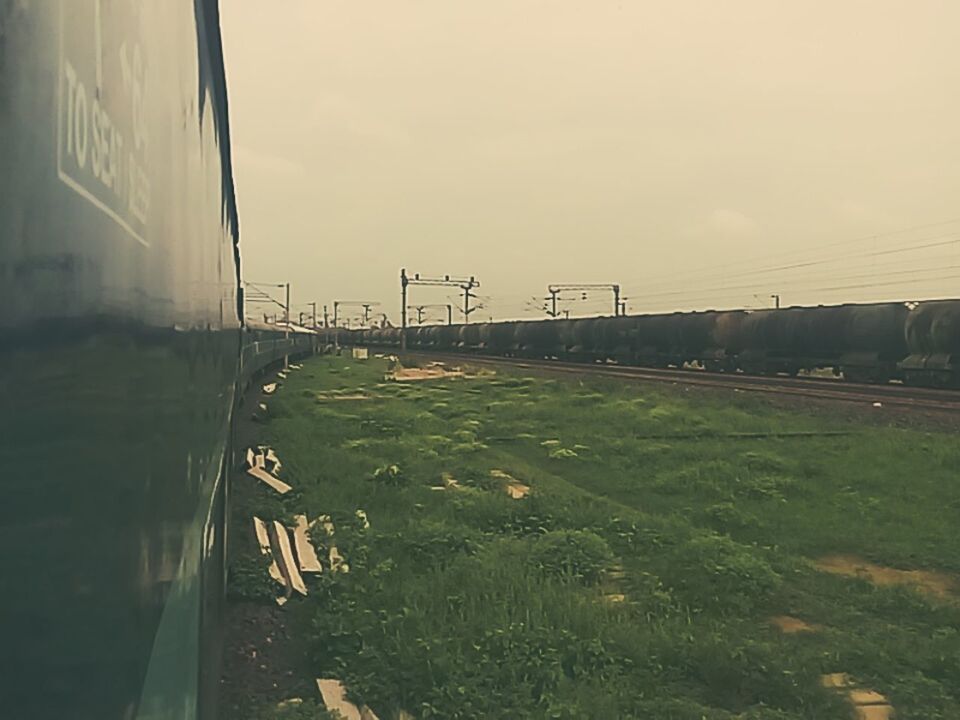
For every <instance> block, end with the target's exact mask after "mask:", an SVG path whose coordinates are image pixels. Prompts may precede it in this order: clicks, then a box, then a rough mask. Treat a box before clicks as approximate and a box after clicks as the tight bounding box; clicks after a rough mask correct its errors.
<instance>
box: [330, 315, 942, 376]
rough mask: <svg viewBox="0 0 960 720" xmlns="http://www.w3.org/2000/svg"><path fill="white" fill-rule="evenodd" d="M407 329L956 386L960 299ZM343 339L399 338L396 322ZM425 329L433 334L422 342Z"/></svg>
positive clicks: (529, 354)
mask: <svg viewBox="0 0 960 720" xmlns="http://www.w3.org/2000/svg"><path fill="white" fill-rule="evenodd" d="M434 328H435V330H434V332H435V335H431V334H425V333H424V332H423V329H418V330H417V331H414V330H407V347H408V348H410V349H431V350H440V351H444V350H445V351H448V352H467V353H481V354H488V355H500V356H505V357H526V358H541V359H543V358H547V359H557V360H568V361H576V362H616V363H621V364H626V365H638V366H644V367H662V368H666V367H695V368H702V369H706V370H711V371H715V372H743V373H749V374H757V375H763V374H767V375H769V374H787V375H797V374H798V373H801V372H810V371H814V370H832V371H833V372H834V374H836V375H838V376H843V378H844V379H846V380H849V381H852V382H873V383H878V382H880V383H882V382H889V381H891V380H901V381H903V382H905V383H907V384H910V385H926V386H932V387H960V300H937V301H929V302H922V303H903V302H899V303H868V304H847V305H830V306H824V305H820V306H816V307H791V308H783V309H777V310H755V311H746V310H725V311H712V310H711V311H706V312H689V313H679V312H678V313H669V314H658V315H629V316H620V317H600V318H582V319H576V320H525V321H506V322H497V323H476V324H472V325H449V326H434ZM385 332H386V331H379V330H356V331H353V332H351V333H350V334H349V340H348V342H350V343H354V344H360V345H385V346H389V347H399V346H400V334H399V330H397V329H396V328H391V330H390V334H389V335H386V334H382V333H385ZM424 337H436V338H437V340H436V341H435V342H432V343H424V341H423V338H424Z"/></svg>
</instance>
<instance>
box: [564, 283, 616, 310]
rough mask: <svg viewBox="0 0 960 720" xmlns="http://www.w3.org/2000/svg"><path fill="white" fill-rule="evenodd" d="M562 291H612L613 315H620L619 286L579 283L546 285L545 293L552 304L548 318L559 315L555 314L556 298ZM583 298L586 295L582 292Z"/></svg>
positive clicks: (613, 284) (614, 284)
mask: <svg viewBox="0 0 960 720" xmlns="http://www.w3.org/2000/svg"><path fill="white" fill-rule="evenodd" d="M564 290H581V291H585V290H612V291H613V314H614V316H615V317H616V316H619V315H620V308H621V303H620V286H619V285H618V284H616V283H581V284H576V285H547V292H548V293H550V300H551V302H552V307H551V309H550V310H549V311H548V312H547V315H549V316H550V317H556V316H557V315H558V314H559V313H558V312H557V296H558V295H559V294H560V293H561V292H563V291H564ZM584 297H586V293H585V292H584Z"/></svg>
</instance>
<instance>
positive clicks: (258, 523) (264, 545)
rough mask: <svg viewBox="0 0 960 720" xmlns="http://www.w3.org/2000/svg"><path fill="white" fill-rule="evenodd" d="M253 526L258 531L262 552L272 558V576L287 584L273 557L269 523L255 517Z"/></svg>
mask: <svg viewBox="0 0 960 720" xmlns="http://www.w3.org/2000/svg"><path fill="white" fill-rule="evenodd" d="M253 527H254V530H255V531H256V533H257V543H259V545H260V552H261V553H262V554H263V555H267V556H269V558H270V570H269V572H270V577H272V578H273V579H274V580H276V581H277V582H278V583H280V584H281V585H286V582H285V581H284V579H283V573H281V572H280V568H279V567H278V566H277V561H276V559H275V558H274V557H273V550H272V548H271V547H270V532H269V530H268V529H267V524H266V523H265V522H264V521H263V520H261V519H260V518H258V517H254V518H253Z"/></svg>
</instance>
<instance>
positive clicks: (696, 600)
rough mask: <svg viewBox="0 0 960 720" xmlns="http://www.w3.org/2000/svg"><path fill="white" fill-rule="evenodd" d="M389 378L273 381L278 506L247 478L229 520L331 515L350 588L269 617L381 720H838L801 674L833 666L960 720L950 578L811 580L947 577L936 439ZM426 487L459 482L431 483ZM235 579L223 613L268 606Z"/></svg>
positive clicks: (316, 370) (949, 558)
mask: <svg viewBox="0 0 960 720" xmlns="http://www.w3.org/2000/svg"><path fill="white" fill-rule="evenodd" d="M386 371H387V365H386V361H384V360H376V359H371V360H369V361H356V360H351V359H348V358H338V357H320V358H316V359H314V360H311V361H308V362H307V363H306V366H305V368H304V369H303V370H301V371H299V372H293V373H291V375H290V377H289V379H288V380H287V381H286V382H285V384H284V385H283V387H282V388H281V389H280V390H279V391H278V393H277V395H276V396H275V397H273V398H270V399H269V400H268V401H267V402H268V405H269V420H268V421H266V422H265V423H264V424H263V425H262V442H265V443H269V444H270V445H271V446H272V447H274V448H275V449H276V450H277V453H278V454H279V456H280V457H281V459H282V460H283V463H284V470H283V477H284V479H285V480H286V481H287V482H289V483H290V484H292V485H293V486H294V487H295V488H296V490H295V491H294V492H293V493H290V494H289V495H287V496H285V497H284V498H283V499H282V500H280V499H278V498H277V496H273V495H271V494H270V491H269V490H267V489H266V488H262V489H261V488H260V487H255V488H254V491H252V492H246V493H240V494H239V497H240V501H239V502H238V503H237V504H236V507H235V514H234V520H235V525H234V528H235V530H234V532H237V533H247V534H252V527H251V526H250V522H249V518H250V516H251V515H252V514H253V513H258V514H260V516H261V517H264V518H278V519H285V520H287V521H288V522H290V523H291V525H292V519H291V518H292V515H293V514H294V513H295V512H306V513H307V514H308V515H309V516H310V517H311V518H312V517H314V516H316V515H319V514H328V515H330V516H331V517H332V518H333V521H334V523H335V524H336V526H337V538H338V546H339V548H340V550H341V552H342V553H343V555H344V556H345V558H346V560H347V562H348V563H349V566H350V572H348V573H345V574H330V573H329V572H324V573H323V574H322V575H320V576H318V577H315V578H311V579H310V594H309V596H308V597H306V598H302V599H300V598H294V599H293V600H292V601H291V602H290V603H289V604H288V605H287V606H285V607H284V608H283V609H282V611H281V612H283V613H285V614H287V616H288V621H289V623H290V624H291V625H292V626H293V627H294V628H295V629H296V633H295V634H296V635H297V636H298V637H300V638H302V639H303V640H302V641H303V644H304V647H303V652H304V653H305V654H306V662H305V666H306V667H309V668H310V671H311V672H312V673H314V676H315V677H320V676H326V677H339V678H341V679H343V680H344V682H345V683H346V685H347V686H348V687H349V688H350V690H351V692H352V693H353V694H354V695H355V696H356V697H357V698H359V699H362V700H363V701H364V702H366V703H367V704H369V705H370V706H371V707H373V708H374V709H375V710H376V711H377V713H378V714H379V715H380V717H381V718H382V719H384V720H385V719H386V718H390V717H394V715H395V713H396V712H397V711H398V710H400V709H404V710H406V711H408V712H410V713H412V714H413V715H414V716H415V717H417V718H641V719H651V720H658V719H661V718H662V719H664V720H666V719H672V720H703V719H704V718H706V719H708V720H731V719H733V718H737V719H740V720H788V719H790V720H794V719H795V720H800V719H803V720H810V719H816V718H824V719H827V718H829V719H831V720H832V719H834V718H853V717H854V709H853V707H852V706H851V705H850V704H849V702H848V701H847V699H846V697H845V696H844V695H843V694H841V693H840V692H838V691H834V690H830V689H825V688H824V687H822V685H821V675H823V674H825V673H839V672H843V673H849V674H851V675H852V676H853V678H854V679H855V680H856V683H857V685H858V686H859V687H863V688H869V689H872V690H876V691H878V692H880V693H882V694H883V695H885V696H886V697H887V699H888V700H889V702H890V704H891V705H892V706H893V707H894V708H895V710H896V718H897V719H898V720H912V719H915V720H921V719H922V720H935V719H937V718H951V719H953V718H957V717H960V702H958V700H960V632H958V631H960V606H958V605H957V603H956V602H955V597H954V596H953V595H951V594H950V588H949V587H947V589H946V591H945V592H941V594H940V595H934V594H931V593H928V592H922V591H921V590H919V589H916V588H913V587H910V586H906V585H902V584H890V585H880V584H874V583H872V582H870V581H868V580H867V579H864V578H862V577H861V578H858V577H845V576H840V575H836V574H829V573H826V572H822V571H820V570H818V569H816V567H815V564H814V563H815V562H816V561H818V560H819V559H821V558H823V557H824V556H829V555H844V556H859V557H860V558H863V559H865V560H869V561H872V562H874V563H876V564H878V565H882V566H888V567H892V568H902V569H929V570H936V571H940V572H941V573H943V574H944V578H941V579H942V580H943V583H944V584H945V585H947V586H949V584H950V582H952V577H953V574H954V573H960V533H958V532H957V521H958V519H960V482H958V468H960V443H958V442H957V438H956V435H955V434H952V433H947V432H942V433H941V432H935V431H920V430H916V429H901V428H895V427H881V426H878V425H876V424H872V425H870V426H867V425H865V424H862V423H856V422H854V421H852V420H849V419H842V418H839V417H837V416H836V415H835V414H828V413H826V412H824V411H815V410H812V409H808V410H806V411H797V412H796V413H787V412H785V411H783V410H782V409H778V408H775V407H773V406H771V405H769V404H767V403H766V402H765V401H763V400H761V399H757V398H751V397H746V396H744V395H736V394H723V395H720V394H708V395H706V396H704V395H702V394H699V393H696V392H694V391H684V390H682V389H677V388H669V387H663V386H643V385H637V384H629V383H620V382H616V381H610V380H584V381H582V382H580V381H576V380H570V379H563V380H557V379H552V378H549V377H526V376H524V375H522V374H511V373H505V372H503V371H500V372H498V373H497V374H496V375H490V374H480V375H478V376H475V377H468V378H465V379H446V380H434V381H428V382H417V383H395V382H384V373H385V372H386ZM337 394H346V395H357V394H363V395H366V396H368V399H362V400H361V399H343V400H338V399H335V398H336V396H337ZM744 433H750V434H754V433H759V434H761V435H762V434H765V433H775V434H780V435H781V436H780V437H773V436H765V437H764V436H762V437H743V435H742V434H744ZM785 433H786V434H787V436H783V434H785ZM790 434H792V435H790ZM491 471H494V473H493V474H491ZM445 473H446V474H448V476H449V477H452V478H454V479H455V480H456V481H457V483H458V484H459V487H458V488H448V489H446V490H436V489H433V487H434V486H443V484H444V482H443V476H444V474H445ZM503 475H508V476H510V477H512V478H515V479H516V480H517V481H518V483H522V484H523V485H526V486H528V487H529V488H530V493H529V495H528V496H526V497H523V498H521V499H514V498H512V497H510V496H509V495H508V494H507V492H505V490H504V485H505V483H507V482H508V480H506V479H505V478H504V477H503ZM247 479H249V478H247ZM249 480H250V483H254V481H253V480H252V479H249ZM358 509H362V510H363V511H365V513H366V515H367V517H368V518H369V520H370V523H371V527H370V528H369V529H364V528H363V527H362V524H361V523H359V522H358V521H357V518H356V514H355V513H356V511H357V510H358ZM248 547H252V543H249V544H248ZM231 570H232V572H231V583H232V591H233V594H234V595H235V596H239V597H240V598H242V599H245V600H251V601H263V602H268V603H271V602H272V595H273V593H274V592H275V589H274V588H275V587H277V586H272V585H270V584H269V581H265V580H263V578H264V577H265V575H266V570H265V569H264V568H262V567H260V563H259V561H258V560H256V559H255V558H254V556H252V555H244V554H239V555H237V556H235V557H234V561H233V566H232V568H231ZM941 589H942V588H941ZM777 616H790V617H792V618H796V619H798V620H802V621H804V622H805V623H807V624H808V625H809V626H810V628H811V629H810V630H809V631H805V632H795V633H785V632H783V631H781V630H780V629H778V628H777V627H775V626H774V625H773V624H771V618H773V617H777ZM298 712H300V713H301V715H302V716H303V717H307V716H309V717H318V715H314V714H310V712H312V711H307V710H306V709H305V708H301V710H299V711H298ZM269 716H270V717H272V716H273V715H269ZM276 716H277V717H285V715H283V713H280V714H278V715H276ZM299 716H300V715H298V717H299ZM291 717H293V716H291Z"/></svg>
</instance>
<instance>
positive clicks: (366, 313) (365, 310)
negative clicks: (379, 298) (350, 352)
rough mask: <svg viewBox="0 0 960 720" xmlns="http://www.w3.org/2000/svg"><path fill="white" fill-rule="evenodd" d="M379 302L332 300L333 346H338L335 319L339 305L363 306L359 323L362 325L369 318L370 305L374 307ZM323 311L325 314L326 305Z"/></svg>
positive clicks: (338, 315) (336, 318) (337, 316)
mask: <svg viewBox="0 0 960 720" xmlns="http://www.w3.org/2000/svg"><path fill="white" fill-rule="evenodd" d="M379 304H380V303H378V302H374V301H373V300H334V301H333V333H334V334H333V338H334V340H333V344H334V346H335V347H336V348H337V349H339V348H340V337H339V335H338V334H337V321H338V319H339V317H340V307H341V306H342V305H354V306H357V305H359V306H360V307H362V308H363V316H362V320H361V324H362V325H365V324H366V322H367V320H369V319H370V308H372V307H374V306H376V305H379ZM323 312H324V314H326V312H327V308H326V306H324V308H323ZM324 323H326V320H324ZM349 327H350V324H349V321H347V328H348V329H349Z"/></svg>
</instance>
